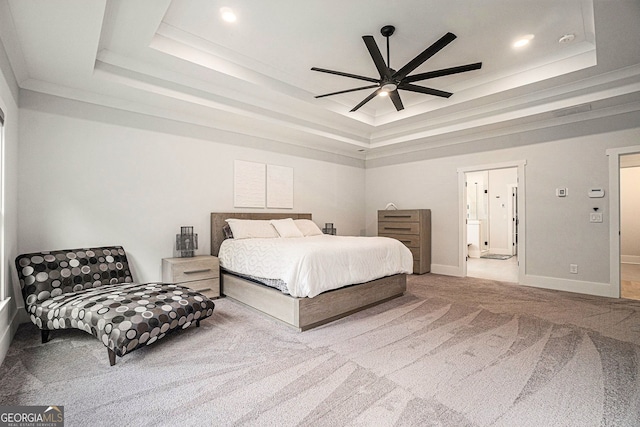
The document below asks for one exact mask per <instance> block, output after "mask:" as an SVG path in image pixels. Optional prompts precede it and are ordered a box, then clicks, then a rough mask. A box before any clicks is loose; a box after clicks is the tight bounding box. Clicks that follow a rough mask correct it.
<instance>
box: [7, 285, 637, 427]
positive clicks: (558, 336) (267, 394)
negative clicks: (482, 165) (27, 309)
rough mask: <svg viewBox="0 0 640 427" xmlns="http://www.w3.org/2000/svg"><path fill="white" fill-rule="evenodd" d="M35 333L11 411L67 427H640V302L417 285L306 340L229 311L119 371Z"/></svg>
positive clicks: (14, 377) (89, 345) (247, 313)
mask: <svg viewBox="0 0 640 427" xmlns="http://www.w3.org/2000/svg"><path fill="white" fill-rule="evenodd" d="M52 338H53V339H52V341H50V342H49V343H47V344H44V345H43V344H40V343H39V333H38V331H37V330H36V329H35V327H33V326H32V325H22V326H21V327H20V328H19V330H18V332H17V334H16V337H15V339H14V341H13V343H12V345H11V347H10V350H9V353H8V355H7V357H6V359H5V361H4V363H3V365H2V366H1V367H0V405H5V406H6V405H64V409H65V417H66V420H65V421H66V424H65V425H67V426H87V425H91V426H102V425H104V426H112V425H122V426H160V425H167V426H175V425H183V426H191V425H198V426H200V425H212V426H226V425H265V426H289V425H304V426H345V425H350V426H393V425H397V426H536V427H539V426H580V427H585V426H639V425H640V302H638V301H630V300H614V299H606V298H599V297H590V296H584V295H577V294H569V293H562V292H555V291H545V290H540V289H533V288H527V287H522V286H518V285H512V284H503V283H499V282H492V281H487V280H481V279H471V278H466V279H460V278H454V277H446V276H438V275H432V274H427V275H424V276H410V277H409V291H408V292H407V293H406V294H405V295H404V296H403V297H401V298H398V299H395V300H393V301H390V302H387V303H385V304H382V305H380V306H377V307H374V308H372V309H369V310H366V311H364V312H360V313H357V314H355V315H352V316H350V317H348V318H345V319H342V320H339V321H337V322H334V323H331V324H329V325H325V326H323V327H320V328H317V329H314V330H311V331H307V332H303V333H298V332H295V331H293V330H291V329H289V328H287V327H286V326H283V325H281V324H279V323H276V322H275V321H272V320H270V319H267V318H265V317H263V316H262V315H260V314H258V313H256V312H254V311H251V310H250V309H248V308H245V307H243V306H240V305H238V304H235V303H233V302H232V301H229V300H225V299H222V300H218V301H216V310H215V314H214V315H213V317H212V318H210V319H207V320H205V321H203V322H202V326H201V327H200V328H190V329H188V330H185V331H182V332H181V333H177V334H173V335H172V336H168V337H166V338H165V339H163V340H162V341H159V342H158V343H156V344H154V345H152V346H150V347H147V348H144V349H140V350H137V351H135V352H133V353H131V354H130V355H127V356H125V357H124V358H118V361H117V364H116V365H115V366H113V367H110V366H109V363H108V360H107V352H106V350H105V347H104V346H103V345H102V344H101V343H99V342H98V341H97V340H96V339H95V338H93V337H91V336H90V335H88V334H86V333H83V332H79V331H64V332H58V333H54V334H53V337H52Z"/></svg>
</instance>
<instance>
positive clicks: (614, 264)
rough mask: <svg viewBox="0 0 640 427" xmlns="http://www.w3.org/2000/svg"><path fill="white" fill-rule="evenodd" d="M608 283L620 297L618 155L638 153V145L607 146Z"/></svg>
mask: <svg viewBox="0 0 640 427" xmlns="http://www.w3.org/2000/svg"><path fill="white" fill-rule="evenodd" d="M606 153H607V156H609V193H610V194H609V212H610V214H609V215H610V219H609V283H610V287H611V294H610V295H609V296H611V297H613V298H620V285H621V283H620V156H624V155H625V154H640V145H633V146H629V147H623V148H609V149H608V150H606Z"/></svg>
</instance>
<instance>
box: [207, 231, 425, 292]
mask: <svg viewBox="0 0 640 427" xmlns="http://www.w3.org/2000/svg"><path fill="white" fill-rule="evenodd" d="M218 258H219V259H220V265H221V266H222V267H224V268H226V269H227V270H230V271H233V272H236V273H240V274H248V275H252V276H256V277H262V278H266V279H281V280H283V281H284V282H285V283H286V284H287V287H288V289H289V293H290V294H291V295H292V296H294V297H314V296H316V295H318V294H320V293H321V292H324V291H328V290H331V289H337V288H341V287H343V286H347V285H352V284H356V283H363V282H368V281H370V280H374V279H378V278H380V277H384V276H390V275H393V274H398V273H411V272H412V271H413V257H412V255H411V251H409V249H408V248H407V247H406V246H404V245H403V244H402V243H400V242H399V241H398V240H395V239H390V238H387V237H347V236H329V235H322V236H311V237H299V238H274V239H239V240H234V239H227V240H225V241H224V242H223V243H222V245H221V247H220V252H219V254H218Z"/></svg>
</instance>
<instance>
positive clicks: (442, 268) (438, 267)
mask: <svg viewBox="0 0 640 427" xmlns="http://www.w3.org/2000/svg"><path fill="white" fill-rule="evenodd" d="M431 273H433V274H442V275H443V276H456V277H462V269H461V268H460V267H458V266H457V265H442V264H431Z"/></svg>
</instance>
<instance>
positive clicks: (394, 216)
mask: <svg viewBox="0 0 640 427" xmlns="http://www.w3.org/2000/svg"><path fill="white" fill-rule="evenodd" d="M384 217H385V218H411V215H384Z"/></svg>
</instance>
